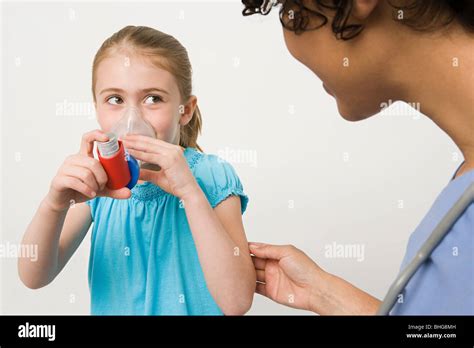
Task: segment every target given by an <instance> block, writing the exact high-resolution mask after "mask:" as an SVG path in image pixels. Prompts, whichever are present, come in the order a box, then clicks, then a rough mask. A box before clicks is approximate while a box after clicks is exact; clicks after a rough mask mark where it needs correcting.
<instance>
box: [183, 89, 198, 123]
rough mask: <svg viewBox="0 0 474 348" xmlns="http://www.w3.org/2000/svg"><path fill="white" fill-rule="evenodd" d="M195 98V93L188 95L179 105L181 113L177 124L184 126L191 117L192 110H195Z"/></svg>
mask: <svg viewBox="0 0 474 348" xmlns="http://www.w3.org/2000/svg"><path fill="white" fill-rule="evenodd" d="M196 105H197V98H196V96H195V95H192V96H190V97H189V99H188V101H187V103H186V104H184V105H180V106H179V112H180V114H181V116H180V118H179V124H180V125H181V126H186V125H187V124H188V123H189V121H191V119H192V118H193V115H194V110H196Z"/></svg>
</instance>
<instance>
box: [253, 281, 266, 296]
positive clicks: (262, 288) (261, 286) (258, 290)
mask: <svg viewBox="0 0 474 348" xmlns="http://www.w3.org/2000/svg"><path fill="white" fill-rule="evenodd" d="M265 286H266V285H265V284H262V283H257V286H256V287H255V292H256V293H257V294H260V295H263V296H267V292H266V290H265Z"/></svg>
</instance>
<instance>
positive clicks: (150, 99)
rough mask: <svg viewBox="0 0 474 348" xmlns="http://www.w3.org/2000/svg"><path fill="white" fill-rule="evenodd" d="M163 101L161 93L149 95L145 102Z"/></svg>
mask: <svg viewBox="0 0 474 348" xmlns="http://www.w3.org/2000/svg"><path fill="white" fill-rule="evenodd" d="M162 101H163V99H161V97H160V96H159V95H149V96H148V97H146V98H145V104H157V103H159V102H162Z"/></svg>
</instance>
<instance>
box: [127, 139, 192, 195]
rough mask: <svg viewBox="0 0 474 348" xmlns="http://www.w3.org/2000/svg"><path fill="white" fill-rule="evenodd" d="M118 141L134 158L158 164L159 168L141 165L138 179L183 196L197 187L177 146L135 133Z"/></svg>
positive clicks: (182, 153) (179, 147)
mask: <svg viewBox="0 0 474 348" xmlns="http://www.w3.org/2000/svg"><path fill="white" fill-rule="evenodd" d="M122 141H123V144H124V145H125V148H126V149H127V151H128V153H129V154H130V155H132V156H133V157H135V158H136V159H137V160H141V161H143V162H146V163H150V164H157V165H159V166H160V167H161V170H159V171H153V170H148V169H142V168H141V169H140V179H141V180H145V181H150V182H152V183H154V184H155V185H157V186H160V187H161V188H162V189H163V190H165V191H166V192H168V193H170V194H172V195H174V196H176V197H178V198H180V199H183V200H185V198H186V197H188V196H189V195H192V194H194V193H195V192H196V190H199V185H198V183H197V182H196V180H195V179H194V176H193V174H192V173H191V170H190V169H189V166H188V162H187V161H186V158H185V157H184V149H183V148H182V147H181V146H178V145H173V144H170V143H167V142H165V141H163V140H159V139H154V138H150V137H147V136H144V135H136V134H133V135H126V136H125V137H124V138H123V139H122Z"/></svg>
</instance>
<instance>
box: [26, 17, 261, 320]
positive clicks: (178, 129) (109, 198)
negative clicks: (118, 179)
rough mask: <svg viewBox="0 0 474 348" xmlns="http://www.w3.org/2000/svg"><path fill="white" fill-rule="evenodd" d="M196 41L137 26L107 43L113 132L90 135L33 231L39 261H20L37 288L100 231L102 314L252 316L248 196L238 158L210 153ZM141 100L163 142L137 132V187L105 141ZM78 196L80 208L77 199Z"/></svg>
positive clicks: (102, 60)
mask: <svg viewBox="0 0 474 348" xmlns="http://www.w3.org/2000/svg"><path fill="white" fill-rule="evenodd" d="M191 89H192V88H191V65H190V62H189V59H188V55H187V52H186V49H185V48H184V47H183V46H182V45H181V44H180V43H179V42H178V41H177V40H176V39H175V38H174V37H172V36H170V35H167V34H164V33H162V32H160V31H158V30H155V29H152V28H148V27H134V26H127V27H125V28H123V29H122V30H120V31H118V32H117V33H115V34H114V35H112V36H111V37H110V38H109V39H107V40H106V41H105V42H104V43H103V45H102V46H101V47H100V49H99V51H98V52H97V54H96V56H95V59H94V63H93V69H92V92H93V96H94V103H95V106H96V110H97V115H98V122H99V124H100V126H101V129H102V130H95V131H92V132H89V133H86V134H85V135H84V136H83V138H82V144H81V149H80V151H79V153H78V154H75V155H72V156H69V157H68V158H67V159H66V160H65V161H64V163H63V164H62V166H61V167H60V169H59V171H58V173H57V175H56V176H55V178H54V179H53V180H52V183H51V186H50V190H49V192H48V194H47V195H46V197H45V198H44V199H43V200H42V202H41V204H40V206H39V208H38V211H37V212H36V214H35V216H34V217H33V220H32V221H31V223H30V225H29V226H28V228H27V230H26V232H25V235H24V237H23V241H22V243H23V244H37V245H39V248H38V249H39V252H38V254H39V255H38V260H37V262H31V261H30V260H28V259H19V262H18V267H19V275H20V278H21V280H22V281H23V283H24V284H25V285H26V286H27V287H29V288H32V289H37V288H40V287H43V286H45V285H47V284H49V283H50V282H51V281H52V280H53V279H54V278H55V277H56V276H57V275H58V274H59V272H60V271H61V270H62V269H63V268H64V266H65V265H66V263H67V262H68V260H69V259H70V258H71V256H72V254H73V253H74V251H75V250H76V249H77V247H78V246H79V244H80V243H81V241H82V240H83V238H84V236H85V234H86V233H87V231H88V230H89V227H90V225H91V223H92V221H93V222H94V226H93V229H92V236H91V238H92V240H91V253H90V260H89V287H90V292H91V312H92V314H133V315H137V314H183V315H186V314H189V315H196V314H197V315H203V314H208V315H210V314H226V315H229V314H230V315H239V314H244V313H245V312H247V310H248V309H249V308H250V306H251V303H252V299H253V292H254V290H255V282H256V275H255V270H254V267H253V264H252V260H251V258H250V255H249V251H248V246H247V240H246V237H245V232H244V228H243V225H242V218H241V214H242V213H243V212H244V211H245V208H246V205H247V201H248V198H247V196H246V195H245V194H244V192H243V188H242V184H241V182H240V180H239V178H238V177H237V175H236V173H235V171H234V169H233V168H232V167H231V165H230V164H228V163H227V162H224V161H222V160H220V159H219V158H218V157H216V156H213V155H206V154H203V153H202V152H201V151H200V148H199V146H198V145H197V143H196V139H197V136H198V133H199V131H200V129H201V115H200V113H199V109H198V107H197V99H196V97H195V96H193V95H191ZM129 107H133V108H137V109H138V110H140V111H141V113H142V114H143V117H144V118H145V119H146V121H148V122H149V123H150V124H151V125H152V127H153V129H154V131H155V132H156V134H157V139H155V138H151V137H147V136H143V135H127V136H126V137H124V138H123V143H124V145H125V147H126V148H127V149H128V152H129V153H130V154H131V155H132V156H134V157H135V158H136V159H138V160H141V161H144V162H147V163H150V164H152V165H153V164H154V165H158V166H159V167H161V170H160V171H151V170H147V169H142V170H141V171H140V178H139V179H140V180H139V182H138V184H137V185H136V186H135V187H134V188H133V189H132V190H129V189H127V188H123V189H120V190H109V189H108V188H107V187H106V186H105V185H106V183H107V175H106V173H105V171H104V169H103V167H102V166H101V164H100V162H99V161H98V160H96V159H95V158H94V157H93V144H94V141H107V140H108V136H107V135H106V132H108V131H110V129H111V128H112V127H113V126H114V124H115V123H117V121H118V119H119V118H120V116H119V115H121V114H122V113H123V112H124V110H125V109H126V108H129ZM71 203H72V204H71Z"/></svg>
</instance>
